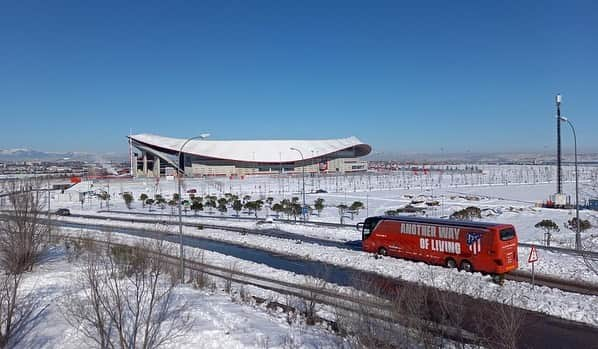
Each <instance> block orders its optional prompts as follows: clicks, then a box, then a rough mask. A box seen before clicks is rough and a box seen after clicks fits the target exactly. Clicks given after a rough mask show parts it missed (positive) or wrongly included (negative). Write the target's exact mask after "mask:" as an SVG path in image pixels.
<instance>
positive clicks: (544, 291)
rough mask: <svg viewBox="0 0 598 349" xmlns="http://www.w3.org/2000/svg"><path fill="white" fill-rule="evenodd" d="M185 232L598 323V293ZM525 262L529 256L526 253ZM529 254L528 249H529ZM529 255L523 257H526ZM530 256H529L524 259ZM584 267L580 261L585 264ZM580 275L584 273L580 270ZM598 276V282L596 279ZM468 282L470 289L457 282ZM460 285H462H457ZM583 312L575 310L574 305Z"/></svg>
mask: <svg viewBox="0 0 598 349" xmlns="http://www.w3.org/2000/svg"><path fill="white" fill-rule="evenodd" d="M68 220H69V221H87V222H90V223H97V224H106V225H107V226H131V227H144V226H145V227H146V228H147V229H152V228H154V227H155V225H152V224H140V223H123V222H108V223H106V222H103V221H102V220H85V219H80V218H69V219H68ZM184 234H186V235H193V236H198V237H202V238H208V239H212V240H217V241H224V242H227V243H232V244H236V245H240V246H244V247H248V248H258V249H263V250H267V251H272V252H275V253H280V254H285V255H291V256H296V257H300V258H303V259H308V260H313V261H318V262H324V263H328V264H333V265H336V266H343V267H348V268H353V269H356V270H362V271H367V272H374V273H377V274H380V275H383V276H387V277H392V278H399V279H402V280H406V281H411V282H420V283H423V284H426V285H430V286H435V287H439V288H442V289H446V290H451V291H454V292H459V293H463V294H466V295H469V296H472V297H477V298H484V299H490V300H497V301H502V302H505V301H508V300H510V299H513V305H515V306H517V307H521V308H524V309H528V310H532V311H540V312H544V313H546V314H548V315H552V316H557V317H562V318H565V319H569V320H576V321H581V322H585V323H588V324H591V325H594V326H598V297H595V296H586V295H580V294H575V293H568V292H563V291H561V290H558V289H552V288H548V287H536V291H535V292H533V293H531V294H530V292H529V289H530V284H528V283H524V282H516V281H508V280H507V281H505V284H504V285H503V286H498V285H495V284H493V283H492V282H491V279H490V276H484V275H482V274H480V273H465V272H459V271H456V270H451V269H445V268H442V267H437V266H430V265H426V264H424V263H418V262H411V261H406V260H402V259H397V258H389V257H387V258H382V259H377V258H374V255H372V254H368V253H364V252H361V251H351V250H345V249H340V248H336V247H328V246H321V245H316V244H310V243H301V244H297V243H296V241H293V240H288V239H279V238H273V237H264V236H255V235H242V234H239V233H235V232H229V231H227V232H224V233H223V231H221V230H215V229H203V230H197V229H193V228H190V227H185V228H184ZM521 253H522V252H521V251H520V258H519V259H520V260H527V259H526V258H527V256H525V257H523V256H521ZM523 253H525V251H524V252H523ZM522 257H523V258H522ZM524 258H525V259H524ZM537 266H538V268H539V269H538V272H542V271H546V270H547V269H548V268H550V267H551V266H550V265H543V264H541V263H540V262H538V263H537ZM580 267H581V265H576V268H579V269H581V268H580ZM578 275H579V274H578ZM591 275H592V274H591V273H590V272H589V271H586V272H585V273H584V274H583V275H582V278H583V279H584V280H588V278H589V277H591ZM432 276H433V277H432ZM596 278H597V277H596V276H594V280H596ZM464 284H467V285H468V287H467V288H459V287H457V286H459V285H464ZM455 287H457V288H455ZM572 308H575V309H577V310H578V311H576V312H574V313H572V312H570V309H572Z"/></svg>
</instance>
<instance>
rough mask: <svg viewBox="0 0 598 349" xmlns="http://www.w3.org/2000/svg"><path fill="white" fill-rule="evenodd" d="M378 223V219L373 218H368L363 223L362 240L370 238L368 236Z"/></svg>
mask: <svg viewBox="0 0 598 349" xmlns="http://www.w3.org/2000/svg"><path fill="white" fill-rule="evenodd" d="M379 221H380V218H378V217H373V218H368V219H366V220H365V222H363V230H362V232H361V239H362V240H365V239H367V238H368V237H369V236H370V234H372V231H373V230H374V228H376V225H377V224H378V222H379Z"/></svg>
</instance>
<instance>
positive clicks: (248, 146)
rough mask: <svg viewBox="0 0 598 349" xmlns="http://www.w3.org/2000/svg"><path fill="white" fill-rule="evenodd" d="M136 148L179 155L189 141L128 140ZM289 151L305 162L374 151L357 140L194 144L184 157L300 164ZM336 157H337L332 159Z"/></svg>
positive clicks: (151, 137)
mask: <svg viewBox="0 0 598 349" xmlns="http://www.w3.org/2000/svg"><path fill="white" fill-rule="evenodd" d="M129 138H131V140H132V141H133V144H136V143H137V144H140V145H143V146H146V147H151V148H154V149H156V150H158V151H160V152H166V153H177V152H178V151H179V150H180V148H181V146H182V145H183V144H184V143H185V141H186V139H182V138H171V137H163V136H157V135H152V134H137V135H131V136H129ZM290 148H297V149H299V150H300V151H301V152H302V153H303V156H304V160H309V159H312V158H321V157H325V156H333V155H332V154H334V153H336V152H340V151H343V150H351V151H352V153H353V154H352V156H355V157H359V156H365V155H367V154H369V153H370V152H371V151H372V148H371V147H370V146H369V145H368V144H365V143H363V142H362V141H360V140H359V139H358V138H356V137H348V138H339V139H325V140H230V141H229V140H206V139H198V140H191V141H189V143H187V144H186V145H185V148H184V149H183V153H185V154H192V155H197V156H202V157H208V158H212V159H223V160H233V161H243V162H260V163H281V162H285V163H286V162H296V161H301V160H302V159H301V155H299V153H298V152H297V151H294V150H291V149H290ZM333 157H334V156H333Z"/></svg>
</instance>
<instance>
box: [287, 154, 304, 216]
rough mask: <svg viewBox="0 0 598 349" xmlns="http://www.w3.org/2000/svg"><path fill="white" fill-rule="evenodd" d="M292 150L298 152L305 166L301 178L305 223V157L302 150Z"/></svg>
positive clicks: (302, 211)
mask: <svg viewBox="0 0 598 349" xmlns="http://www.w3.org/2000/svg"><path fill="white" fill-rule="evenodd" d="M290 149H291V150H294V151H296V152H298V153H299V155H301V162H303V166H301V177H302V181H303V190H301V191H302V192H303V207H301V215H302V216H303V221H304V222H305V221H306V219H305V158H304V157H303V153H302V152H301V150H299V149H297V148H293V147H291V148H290Z"/></svg>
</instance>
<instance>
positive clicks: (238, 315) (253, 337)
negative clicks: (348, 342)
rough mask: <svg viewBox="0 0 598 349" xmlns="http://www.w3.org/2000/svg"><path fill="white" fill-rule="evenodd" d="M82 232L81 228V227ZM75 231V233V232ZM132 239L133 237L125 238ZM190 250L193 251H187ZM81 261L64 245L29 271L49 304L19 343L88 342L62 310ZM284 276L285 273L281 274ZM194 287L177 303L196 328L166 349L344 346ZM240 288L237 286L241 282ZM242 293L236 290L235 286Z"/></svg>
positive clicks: (210, 257) (180, 292) (323, 333)
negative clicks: (70, 258)
mask: <svg viewBox="0 0 598 349" xmlns="http://www.w3.org/2000/svg"><path fill="white" fill-rule="evenodd" d="M77 232H78V231H77ZM73 233H76V232H73ZM126 239H128V240H129V241H131V238H130V237H127V238H126ZM189 253H191V251H189ZM204 258H205V260H206V262H209V263H222V264H225V263H238V264H237V268H242V269H241V270H245V271H251V272H263V273H266V272H267V273H270V275H278V276H279V277H281V278H283V279H288V280H293V279H300V277H299V276H296V275H292V273H285V272H281V271H277V270H275V269H272V268H267V267H265V266H263V265H257V264H255V263H250V262H245V261H240V260H235V259H234V258H232V257H228V256H223V255H219V254H216V253H211V252H205V254H204ZM78 268H79V267H78V265H77V264H73V263H69V262H68V261H67V259H66V257H65V253H64V248H61V247H54V248H53V249H52V250H51V251H50V256H49V258H47V259H46V260H45V262H43V263H42V264H40V265H39V266H38V267H36V269H35V271H34V272H33V273H29V274H27V275H26V279H25V281H24V284H23V289H24V291H25V292H31V293H32V294H35V295H36V296H40V297H42V306H47V308H46V309H45V311H44V312H43V313H42V317H41V318H40V319H38V320H39V324H40V325H39V326H38V327H36V328H35V330H34V331H33V332H31V333H29V335H27V336H26V337H25V339H24V341H23V342H22V343H21V344H20V345H21V346H23V347H28V348H81V347H86V346H87V345H88V344H89V343H88V342H86V340H87V339H85V337H84V336H83V335H82V334H81V333H80V332H78V330H77V329H76V328H73V327H71V326H70V325H69V324H68V323H67V321H66V320H65V319H64V316H63V315H62V312H61V311H60V307H59V305H58V304H60V301H61V300H62V297H64V295H65V294H66V293H67V292H71V291H72V283H73V280H74V279H76V276H77V273H78ZM282 274H284V275H282ZM221 286H222V285H221V284H220V285H219V287H218V288H216V289H215V290H201V289H195V288H193V287H191V286H178V287H176V288H175V297H174V299H175V306H176V305H177V304H186V305H187V308H186V309H187V310H186V314H182V315H183V316H185V315H189V316H191V318H192V327H191V329H190V331H189V332H187V334H186V335H185V336H184V337H181V338H179V339H177V340H176V341H175V342H174V343H171V344H170V345H168V346H167V347H168V348H205V349H210V348H283V347H285V345H289V344H290V345H292V347H293V348H331V349H332V348H340V347H342V345H343V341H344V339H342V338H340V337H337V336H335V335H334V334H332V333H331V332H329V331H328V330H326V329H324V328H321V327H319V326H306V325H305V324H304V323H302V322H300V321H296V322H294V323H291V324H289V323H288V322H287V319H286V316H285V314H282V313H280V312H273V311H270V310H267V309H266V308H265V306H264V305H256V304H252V303H249V304H248V303H241V302H240V301H239V300H238V295H237V296H233V297H232V298H235V301H233V300H232V299H231V295H229V294H227V293H225V292H224V291H223V290H222V287H221ZM237 287H238V286H237ZM237 291H238V290H237ZM246 291H248V292H249V294H250V295H258V296H260V297H262V298H266V299H270V300H278V301H280V302H281V303H283V304H284V300H283V299H282V296H281V295H279V294H275V293H273V292H270V291H264V290H261V289H257V288H254V287H249V288H247V287H246Z"/></svg>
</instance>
